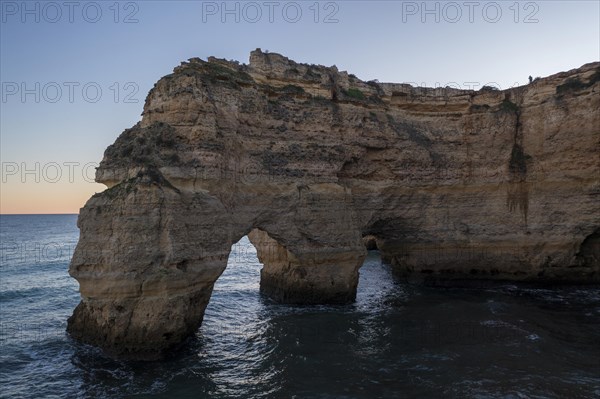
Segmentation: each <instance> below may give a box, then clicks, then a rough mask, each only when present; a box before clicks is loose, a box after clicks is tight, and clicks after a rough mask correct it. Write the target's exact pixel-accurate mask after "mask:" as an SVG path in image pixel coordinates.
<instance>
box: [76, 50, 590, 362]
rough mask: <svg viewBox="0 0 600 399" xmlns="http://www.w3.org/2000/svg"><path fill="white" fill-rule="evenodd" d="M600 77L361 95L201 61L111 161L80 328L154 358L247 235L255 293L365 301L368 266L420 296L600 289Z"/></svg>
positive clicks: (89, 240)
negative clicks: (486, 285)
mask: <svg viewBox="0 0 600 399" xmlns="http://www.w3.org/2000/svg"><path fill="white" fill-rule="evenodd" d="M599 111H600V63H597V62H596V63H592V64H587V65H584V66H583V67H581V68H579V69H574V70H571V71H569V72H564V73H559V74H556V75H553V76H550V77H547V78H543V79H539V80H536V81H534V82H533V83H532V84H530V85H527V86H523V87H517V88H512V89H509V90H504V91H498V90H480V91H470V90H456V89H441V88H440V89H424V88H416V87H412V86H409V85H404V84H390V83H385V84H384V83H377V82H363V81H361V80H359V79H358V78H356V77H354V76H353V75H349V74H347V73H346V72H340V71H338V70H337V68H335V67H323V66H315V65H306V64H299V63H295V62H293V61H291V60H289V59H287V58H285V57H283V56H281V55H278V54H266V53H262V52H261V51H260V50H256V51H254V52H252V54H251V56H250V63H249V65H243V64H238V63H236V62H230V61H225V60H219V59H214V58H209V59H208V61H207V62H205V61H202V60H200V59H191V60H190V61H189V62H185V63H182V65H181V66H178V67H177V68H175V70H174V72H173V73H172V74H170V75H168V76H165V77H164V78H162V79H161V80H160V81H159V82H158V83H157V84H156V85H155V86H154V88H153V89H152V90H151V91H150V93H149V95H148V98H147V100H146V103H145V106H144V112H143V118H142V121H141V122H140V123H138V124H137V125H135V126H134V127H132V128H131V129H128V130H126V131H124V132H123V133H122V134H121V135H120V136H119V138H118V139H117V140H116V142H115V143H114V144H113V145H111V146H110V147H109V148H108V149H107V150H106V152H105V155H104V159H103V161H102V163H101V165H100V167H99V168H98V170H97V175H96V180H97V181H98V182H100V183H104V184H106V185H107V186H108V189H107V190H106V191H104V192H102V193H100V194H96V195H95V196H93V197H92V198H91V199H90V200H89V201H88V203H87V204H86V205H85V207H84V208H83V209H82V210H81V214H80V217H79V223H78V224H79V228H80V230H81V238H80V241H79V244H78V246H77V249H76V251H75V254H74V256H73V260H72V262H71V266H70V273H71V275H72V276H73V277H75V278H76V279H77V280H78V281H79V283H80V287H81V296H82V301H81V303H80V304H79V306H78V307H77V309H76V310H75V312H74V314H73V316H72V317H71V318H70V319H69V326H68V329H69V332H70V333H71V334H72V336H74V337H76V338H79V339H81V340H83V341H85V342H89V343H92V344H96V345H100V346H102V347H104V348H106V349H107V350H109V351H110V352H112V353H116V354H119V355H125V356H130V357H136V358H153V357H156V356H158V355H160V354H161V353H162V352H163V351H164V350H166V349H168V348H171V347H173V346H175V345H177V344H179V343H181V342H182V341H183V340H184V338H186V337H187V336H189V335H191V334H193V333H194V331H196V329H197V328H198V326H199V325H200V323H201V321H202V317H203V314H204V309H205V307H206V305H207V303H208V300H209V298H210V294H211V291H212V288H213V284H214V282H215V280H216V279H217V278H218V277H219V275H220V274H221V273H222V272H223V270H224V269H225V267H226V263H227V258H228V255H229V252H230V250H231V246H232V244H234V243H235V242H237V241H238V240H239V239H240V238H241V237H243V236H244V235H248V234H249V237H250V239H251V241H252V242H253V244H254V245H255V246H256V247H257V250H258V256H259V259H260V260H261V262H262V263H263V264H264V268H263V270H262V273H261V290H262V291H263V292H264V293H265V294H267V295H270V296H272V297H273V298H275V299H277V300H280V301H282V302H293V303H344V302H348V301H352V300H353V299H354V297H355V293H356V286H357V282H358V271H359V267H360V266H361V264H362V261H363V259H364V256H365V254H366V250H365V244H364V243H363V237H366V241H368V243H369V245H370V246H374V245H376V246H377V247H378V248H379V250H380V251H381V253H382V256H383V258H384V260H386V261H388V262H389V263H390V264H391V265H392V266H391V267H394V269H395V270H396V271H397V272H398V273H399V274H400V275H405V276H407V277H409V278H411V279H415V280H421V279H425V280H429V281H439V280H444V281H448V280H453V281H456V280H465V279H502V280H527V281H550V282H554V281H558V282H599V281H600V112H599Z"/></svg>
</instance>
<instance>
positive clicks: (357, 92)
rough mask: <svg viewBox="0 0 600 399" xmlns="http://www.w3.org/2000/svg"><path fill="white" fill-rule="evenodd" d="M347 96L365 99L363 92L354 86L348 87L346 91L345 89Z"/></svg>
mask: <svg viewBox="0 0 600 399" xmlns="http://www.w3.org/2000/svg"><path fill="white" fill-rule="evenodd" d="M345 94H346V95H347V96H348V97H351V98H354V99H357V100H364V99H365V93H363V92H362V91H361V90H360V89H355V88H351V89H348V91H346V93H345Z"/></svg>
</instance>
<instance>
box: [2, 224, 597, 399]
mask: <svg viewBox="0 0 600 399" xmlns="http://www.w3.org/2000/svg"><path fill="white" fill-rule="evenodd" d="M76 218H77V217H76V215H14V216H12V215H3V216H0V240H1V247H0V250H1V253H0V256H1V258H0V396H1V397H6V398H38V397H47V398H77V397H81V398H88V397H93V398H95V397H98V398H106V397H114V398H121V397H140V398H142V397H157V398H209V397H210V398H294V397H295V398H410V397H427V398H433V397H456V398H484V397H498V398H594V397H596V398H598V397H600V287H597V286H595V287H594V286H586V287H575V286H570V287H557V288H541V287H535V286H531V285H518V284H504V285H498V286H494V287H493V288H488V289H460V288H427V287H423V286H418V285H410V284H407V283H405V282H403V281H399V280H396V279H395V278H394V276H393V275H392V272H391V269H390V267H389V265H386V264H383V263H382V262H381V259H380V256H379V254H378V253H377V252H370V253H369V255H368V257H367V259H366V260H365V263H364V265H363V266H362V268H361V269H360V281H359V285H358V294H357V298H356V302H355V303H353V304H349V305H344V306H289V305H282V304H278V303H275V302H272V301H270V300H269V299H268V298H264V297H262V296H261V295H260V293H259V276H260V268H261V264H260V263H259V261H258V259H257V258H256V251H255V250H254V247H253V246H252V245H251V244H250V242H249V241H248V239H247V238H243V239H242V240H240V242H238V243H237V244H235V245H234V246H233V247H232V252H231V255H230V258H229V262H228V266H227V269H226V271H225V272H224V273H223V275H222V276H221V277H220V278H219V280H218V281H217V283H216V284H215V290H214V293H213V295H212V298H211V301H210V304H209V305H208V308H207V309H206V315H205V318H204V322H203V324H202V326H201V327H200V329H199V330H198V331H197V333H196V335H195V336H194V337H192V338H191V339H190V340H189V341H188V342H186V344H185V346H184V347H183V349H181V350H178V351H176V352H174V353H173V354H172V355H171V356H169V357H168V358H167V359H165V360H163V361H158V362H147V363H145V362H124V361H118V360H113V359H111V358H109V357H106V356H105V355H104V354H103V353H102V351H101V350H99V349H97V348H94V347H91V346H88V345H83V344H81V343H78V342H76V341H74V340H72V339H71V338H69V336H68V335H67V334H66V332H65V328H66V320H67V318H68V317H69V316H70V315H71V312H72V311H73V309H74V308H75V306H76V305H77V303H78V302H79V300H80V298H79V293H78V284H77V281H76V280H74V279H73V278H71V277H70V276H69V275H68V264H69V260H70V257H71V256H72V253H73V250H74V248H75V245H76V243H77V239H78V235H79V231H78V229H77V227H76Z"/></svg>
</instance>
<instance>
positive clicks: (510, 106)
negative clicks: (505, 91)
mask: <svg viewBox="0 0 600 399" xmlns="http://www.w3.org/2000/svg"><path fill="white" fill-rule="evenodd" d="M500 109H502V110H503V111H506V112H515V113H516V112H519V106H518V105H517V104H515V103H513V102H512V101H510V100H509V99H507V98H505V99H504V100H503V101H502V104H500Z"/></svg>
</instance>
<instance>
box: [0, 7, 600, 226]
mask: <svg viewBox="0 0 600 399" xmlns="http://www.w3.org/2000/svg"><path fill="white" fill-rule="evenodd" d="M599 4H600V2H599V1H597V0H593V1H496V2H494V1H456V2H453V1H450V2H448V1H429V2H423V1H319V2H317V1H315V0H309V1H275V0H273V1H270V0H266V1H195V0H188V1H162V0H144V1H114V0H110V1H62V0H61V1H6V0H0V6H1V7H0V81H1V99H0V100H1V102H0V156H1V166H2V176H1V177H2V181H1V182H0V184H1V185H0V213H2V214H29V213H78V212H79V209H80V208H81V207H82V206H83V205H84V204H85V201H86V200H87V199H88V198H89V197H90V196H91V195H93V194H94V193H96V192H100V191H102V190H104V189H105V186H104V185H101V184H97V183H95V182H94V181H93V178H94V168H95V167H96V166H98V164H99V162H100V161H101V160H102V155H103V153H104V150H105V148H106V147H107V146H108V145H110V144H112V143H113V142H114V141H115V139H116V138H117V137H118V135H119V134H120V133H121V132H122V131H123V130H124V129H126V128H129V127H131V126H132V125H134V124H135V123H136V122H137V121H139V120H140V114H141V112H142V108H143V105H144V99H145V97H146V95H147V93H148V91H149V90H150V89H151V88H152V86H153V85H154V83H155V82H156V81H157V80H158V79H160V78H161V77H162V76H164V75H166V74H169V73H171V72H172V70H173V68H174V67H175V66H177V65H179V64H180V62H182V61H185V60H187V59H189V58H192V57H200V58H202V59H206V58H207V57H209V56H211V55H212V56H216V57H219V58H226V59H234V60H238V61H240V62H243V63H248V57H249V54H250V51H252V50H254V49H256V48H262V49H263V51H265V50H268V51H269V52H277V53H280V54H283V55H285V56H287V57H289V58H291V59H293V60H295V61H298V62H304V63H313V64H321V65H326V66H331V65H336V66H337V67H338V68H339V69H340V70H346V71H348V72H349V73H353V74H355V75H357V76H358V77H359V78H361V79H363V80H371V79H378V80H379V81H380V82H398V83H403V82H404V83H412V84H413V85H422V86H430V87H434V86H452V87H459V88H465V89H468V88H475V89H478V88H480V87H481V86H483V85H495V86H497V87H499V88H501V89H505V88H508V87H512V86H515V85H521V84H525V83H527V80H528V76H530V75H532V76H533V77H537V76H540V77H543V76H548V75H551V74H554V73H557V72H560V71H566V70H569V69H573V68H577V67H580V66H581V65H583V64H585V63H588V62H593V61H598V60H599V59H600V5H599Z"/></svg>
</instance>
